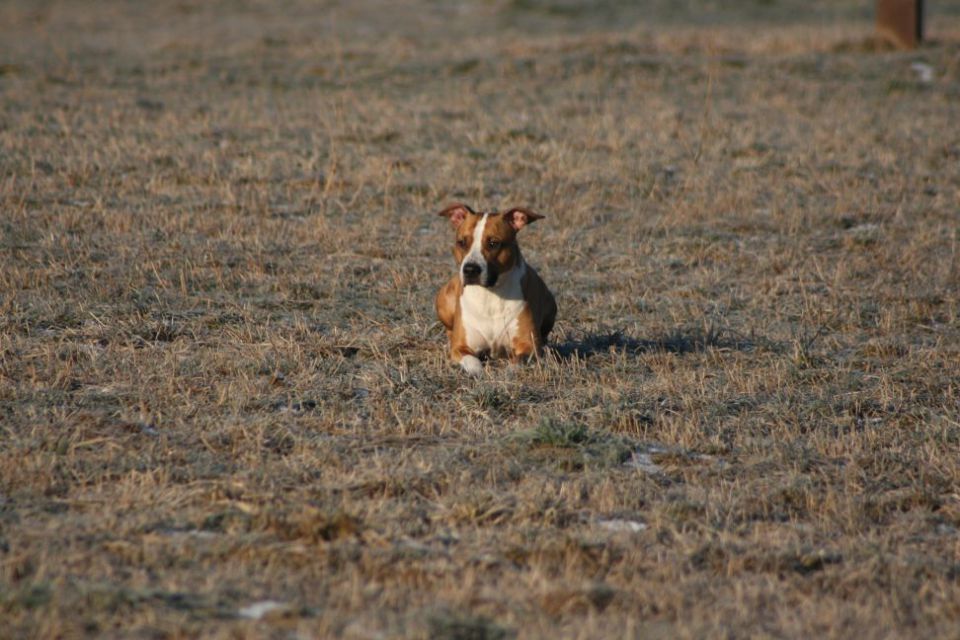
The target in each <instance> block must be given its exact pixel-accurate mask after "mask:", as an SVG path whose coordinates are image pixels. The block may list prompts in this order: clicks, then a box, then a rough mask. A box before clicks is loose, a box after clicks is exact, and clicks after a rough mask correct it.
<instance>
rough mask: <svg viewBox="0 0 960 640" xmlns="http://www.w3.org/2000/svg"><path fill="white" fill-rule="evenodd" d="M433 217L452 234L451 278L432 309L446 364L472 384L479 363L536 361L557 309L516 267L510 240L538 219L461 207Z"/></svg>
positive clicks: (525, 269)
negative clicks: (441, 329) (445, 346)
mask: <svg viewBox="0 0 960 640" xmlns="http://www.w3.org/2000/svg"><path fill="white" fill-rule="evenodd" d="M439 215H441V216H443V217H445V218H448V219H449V220H450V222H451V223H452V224H453V227H454V229H456V243H455V244H454V246H453V255H454V257H456V259H457V266H458V273H457V275H455V276H453V278H451V279H450V281H449V282H448V283H447V284H446V285H444V287H443V288H442V289H440V292H439V293H438V294H437V301H436V304H437V316H439V317H440V322H442V323H443V326H445V327H446V328H447V337H449V338H450V358H451V359H452V360H453V361H454V362H458V363H460V366H462V367H463V369H464V371H466V372H467V373H469V374H471V375H475V376H476V375H480V373H481V372H482V371H483V365H481V363H480V358H482V357H486V356H489V357H500V356H508V357H509V358H510V359H511V360H512V361H517V360H520V359H521V358H527V357H530V356H534V355H539V354H540V352H541V350H542V349H543V345H544V343H545V342H546V340H547V335H548V334H549V333H550V330H551V329H553V322H554V320H555V319H556V317H557V303H556V302H555V301H554V299H553V295H552V294H551V293H550V290H549V289H547V285H545V284H544V283H543V280H541V279H540V276H538V275H537V272H536V271H534V270H533V267H531V266H530V265H528V264H527V263H526V262H525V261H524V259H523V255H522V254H521V253H520V247H519V245H517V232H518V231H520V229H523V228H524V227H525V226H527V225H528V224H530V223H531V222H534V221H535V220H540V219H541V218H543V216H541V215H538V214H536V213H534V212H532V211H528V210H527V209H510V210H509V211H507V212H505V213H496V212H493V213H478V212H476V211H474V210H473V209H471V208H470V207H468V206H467V205H465V204H455V205H451V206H449V207H447V208H446V209H444V210H443V211H441V212H440V213H439Z"/></svg>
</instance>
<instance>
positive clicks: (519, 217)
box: [503, 208, 543, 231]
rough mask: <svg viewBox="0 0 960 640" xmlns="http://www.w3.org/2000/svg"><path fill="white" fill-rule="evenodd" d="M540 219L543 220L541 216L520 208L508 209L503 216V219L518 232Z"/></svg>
mask: <svg viewBox="0 0 960 640" xmlns="http://www.w3.org/2000/svg"><path fill="white" fill-rule="evenodd" d="M541 218H543V216H542V215H540V214H539V213H534V212H533V211H530V210H529V209H522V208H516V209H510V210H509V211H507V212H506V213H504V214H503V219H504V220H506V221H507V222H509V223H510V226H511V227H513V228H514V229H516V230H517V231H520V229H523V228H524V227H525V226H527V225H528V224H530V223H531V222H536V221H537V220H540V219H541Z"/></svg>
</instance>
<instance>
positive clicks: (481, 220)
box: [439, 204, 543, 287]
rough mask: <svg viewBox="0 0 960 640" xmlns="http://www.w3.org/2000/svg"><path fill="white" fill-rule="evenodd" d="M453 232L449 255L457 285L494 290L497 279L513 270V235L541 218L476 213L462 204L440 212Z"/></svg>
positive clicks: (510, 213)
mask: <svg viewBox="0 0 960 640" xmlns="http://www.w3.org/2000/svg"><path fill="white" fill-rule="evenodd" d="M439 215H441V216H444V217H446V218H449V219H450V223H451V224H453V226H454V228H455V229H456V241H455V244H454V246H453V255H454V257H455V258H456V259H457V264H458V265H459V267H460V281H461V282H462V283H463V284H464V286H467V285H480V286H482V287H495V286H496V285H497V282H498V281H499V279H500V276H501V275H503V274H504V273H507V272H508V271H510V270H511V269H513V267H515V266H516V264H517V261H518V260H519V256H520V252H519V250H518V249H517V232H518V231H519V230H520V229H522V228H523V227H525V226H526V225H528V224H530V223H531V222H533V221H535V220H539V219H540V218H542V217H543V216H541V215H538V214H536V213H533V212H532V211H528V210H527V209H510V210H509V211H507V212H506V213H478V212H476V211H474V210H473V209H471V208H470V207H468V206H466V205H463V204H456V205H452V206H450V207H447V208H446V209H444V210H443V211H441V212H440V214H439Z"/></svg>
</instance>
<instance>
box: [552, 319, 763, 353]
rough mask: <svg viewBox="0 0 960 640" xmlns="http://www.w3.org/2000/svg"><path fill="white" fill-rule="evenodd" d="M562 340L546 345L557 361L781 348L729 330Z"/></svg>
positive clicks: (614, 334) (601, 334)
mask: <svg viewBox="0 0 960 640" xmlns="http://www.w3.org/2000/svg"><path fill="white" fill-rule="evenodd" d="M563 337H564V340H561V341H559V342H556V343H554V344H551V345H549V348H550V350H551V351H552V352H553V354H554V355H555V356H556V357H557V358H558V359H560V360H572V359H584V358H591V357H593V356H597V355H601V354H609V353H611V352H615V353H625V354H627V355H639V354H643V353H654V352H658V351H662V352H667V353H677V354H683V353H695V352H700V351H706V350H707V349H723V350H730V351H755V350H758V349H763V350H767V351H780V350H781V345H778V344H777V343H775V342H773V341H771V340H768V339H767V338H763V337H761V336H756V335H749V336H746V335H742V334H739V333H736V332H734V331H731V330H729V329H718V328H713V327H707V328H689V327H682V328H677V329H674V330H673V331H670V332H669V333H665V334H662V335H659V336H654V337H651V338H648V339H641V338H634V337H632V336H628V335H626V334H624V333H623V332H622V331H620V330H614V331H606V332H599V333H586V334H583V335H581V336H571V335H570V334H567V335H565V336H563Z"/></svg>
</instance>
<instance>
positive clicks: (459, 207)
mask: <svg viewBox="0 0 960 640" xmlns="http://www.w3.org/2000/svg"><path fill="white" fill-rule="evenodd" d="M468 213H474V214H475V213H476V211H474V210H473V209H471V208H470V207H468V206H467V205H465V204H461V203H459V202H458V203H456V204H452V205H450V206H449V207H447V208H446V209H444V210H443V211H441V212H440V213H438V214H437V215H438V216H443V217H444V218H447V219H449V220H450V223H451V224H452V225H453V226H454V227H459V226H460V223H461V222H463V219H464V218H466V217H467V214H468Z"/></svg>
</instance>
